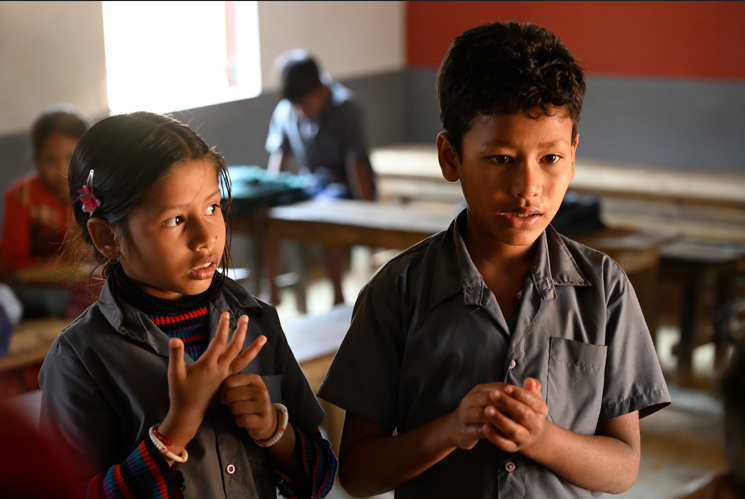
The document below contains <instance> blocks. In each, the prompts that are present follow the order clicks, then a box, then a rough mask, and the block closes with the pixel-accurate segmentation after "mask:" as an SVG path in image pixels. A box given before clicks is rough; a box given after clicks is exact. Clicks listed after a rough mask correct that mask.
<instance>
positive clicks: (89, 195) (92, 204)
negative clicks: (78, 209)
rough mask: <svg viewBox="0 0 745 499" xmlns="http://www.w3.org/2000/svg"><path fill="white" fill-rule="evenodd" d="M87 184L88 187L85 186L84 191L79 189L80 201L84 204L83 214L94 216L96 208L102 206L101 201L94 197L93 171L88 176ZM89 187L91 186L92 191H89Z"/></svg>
mask: <svg viewBox="0 0 745 499" xmlns="http://www.w3.org/2000/svg"><path fill="white" fill-rule="evenodd" d="M86 184H87V185H84V186H83V188H82V189H78V194H80V197H79V198H78V199H80V202H81V203H83V206H82V208H83V212H85V213H87V214H88V215H91V216H92V215H93V212H94V211H96V208H98V207H99V206H101V201H99V200H98V199H96V196H94V195H93V170H91V172H90V173H89V174H88V181H87V182H86ZM88 186H90V190H88Z"/></svg>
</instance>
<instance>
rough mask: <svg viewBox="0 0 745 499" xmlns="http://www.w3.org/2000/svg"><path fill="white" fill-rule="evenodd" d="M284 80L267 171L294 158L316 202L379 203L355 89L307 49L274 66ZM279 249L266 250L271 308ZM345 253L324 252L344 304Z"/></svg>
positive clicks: (268, 140) (270, 137)
mask: <svg viewBox="0 0 745 499" xmlns="http://www.w3.org/2000/svg"><path fill="white" fill-rule="evenodd" d="M275 65H276V66H277V69H278V70H279V73H280V77H281V81H282V90H281V92H282V100H281V101H280V102H279V104H277V107H276V108H275V109H274V113H273V114H272V120H271V122H270V123H269V135H268V136H267V138H266V150H267V151H268V152H269V153H271V156H270V157H269V165H268V169H269V170H270V171H282V170H286V169H288V165H289V164H290V163H291V160H292V159H294V160H295V162H296V164H297V166H298V168H300V170H301V172H303V171H304V172H306V173H310V174H311V176H310V178H312V179H313V180H312V182H313V183H314V184H316V185H317V188H316V189H315V192H314V193H313V194H314V196H316V197H326V198H342V199H345V198H346V199H364V200H368V201H369V200H372V199H374V198H375V181H374V175H373V170H372V166H371V165H370V158H369V157H368V153H367V138H366V137H365V133H364V127H363V123H362V104H361V103H360V100H359V98H358V97H357V95H355V94H354V93H353V92H352V91H351V90H349V89H348V88H346V87H344V86H343V85H341V84H340V83H338V82H336V81H333V80H331V79H330V78H329V77H328V75H325V76H322V75H321V74H320V73H319V70H318V65H317V64H316V61H315V60H313V58H312V57H311V56H310V54H308V53H307V52H306V51H304V50H293V51H289V52H286V53H284V54H282V55H280V56H279V57H278V58H277V62H276V63H275ZM277 253H278V252H277V250H276V249H275V248H269V249H268V250H267V251H266V255H267V267H268V274H269V280H270V284H271V286H272V288H271V290H272V297H271V300H272V303H274V304H277V303H279V296H278V295H277V292H276V289H275V286H274V278H275V277H276V274H277V270H276V267H277V263H276V254H277ZM342 256H343V255H342V252H341V250H340V249H339V248H333V247H325V248H324V263H325V266H326V268H327V270H328V272H329V277H330V279H331V282H332V284H333V287H334V304H337V303H343V302H344V295H343V293H342V287H341V274H342V269H341V262H342V261H343V258H342Z"/></svg>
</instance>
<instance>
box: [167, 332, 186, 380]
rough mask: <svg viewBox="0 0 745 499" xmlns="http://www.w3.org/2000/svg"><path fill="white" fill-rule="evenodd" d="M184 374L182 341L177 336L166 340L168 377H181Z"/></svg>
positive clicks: (170, 378)
mask: <svg viewBox="0 0 745 499" xmlns="http://www.w3.org/2000/svg"><path fill="white" fill-rule="evenodd" d="M183 375H184V342H183V341H181V340H180V339H178V338H171V339H170V340H168V379H169V380H172V379H181V378H182V377H183Z"/></svg>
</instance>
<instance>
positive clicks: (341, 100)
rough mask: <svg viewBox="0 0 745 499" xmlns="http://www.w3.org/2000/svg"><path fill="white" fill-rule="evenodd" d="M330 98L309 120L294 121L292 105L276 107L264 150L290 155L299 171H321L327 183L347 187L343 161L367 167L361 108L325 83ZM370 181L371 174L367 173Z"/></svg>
mask: <svg viewBox="0 0 745 499" xmlns="http://www.w3.org/2000/svg"><path fill="white" fill-rule="evenodd" d="M326 84H327V86H328V87H329V89H330V90H331V94H330V95H329V97H328V100H327V101H326V105H325V107H324V108H323V111H322V112H321V114H320V115H319V116H318V117H316V118H315V119H313V120H309V119H307V118H301V119H298V117H297V115H296V114H295V112H294V111H293V109H292V104H290V101H288V100H287V99H283V100H281V101H280V102H279V104H277V107H276V108H275V109H274V113H273V114H272V120H271V122H270V123H269V135H268V136H267V138H266V150H267V152H270V153H273V152H275V151H278V150H280V149H282V150H283V151H284V152H286V153H291V154H292V155H293V156H294V157H295V159H296V160H297V162H298V166H299V167H301V168H302V167H305V168H307V169H308V170H309V171H311V172H315V171H316V169H317V168H319V167H323V168H325V169H326V170H327V171H328V172H329V173H330V174H331V176H332V178H331V179H330V181H331V182H338V183H342V184H345V185H347V186H348V185H349V181H348V180H347V170H346V164H347V161H349V160H350V158H351V160H357V159H362V160H363V161H364V162H365V163H366V164H367V165H369V163H370V161H369V159H368V156H367V141H366V140H365V133H364V130H363V125H362V105H361V103H360V101H359V98H358V97H357V96H356V95H355V94H354V93H353V92H352V91H351V90H349V89H348V88H346V87H344V86H343V85H341V84H340V83H337V82H334V81H328V82H326ZM368 173H369V174H370V178H372V170H371V169H370V171H369V172H368Z"/></svg>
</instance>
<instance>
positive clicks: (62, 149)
mask: <svg viewBox="0 0 745 499" xmlns="http://www.w3.org/2000/svg"><path fill="white" fill-rule="evenodd" d="M77 145H78V139H77V138H76V137H71V136H69V135H65V134H64V133H60V132H55V133H53V134H52V135H50V136H49V138H48V139H47V140H46V141H45V142H44V145H43V146H42V148H41V150H40V151H39V152H38V153H36V157H35V158H34V159H35V160H36V166H37V168H38V169H39V177H41V180H42V182H44V185H46V186H47V188H49V190H50V191H52V193H54V194H55V195H56V196H57V197H58V198H60V199H67V197H68V196H69V195H70V192H69V190H68V189H69V187H68V186H67V170H69V169H70V159H72V154H73V153H74V152H75V146H77Z"/></svg>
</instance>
